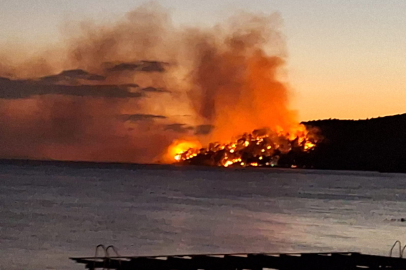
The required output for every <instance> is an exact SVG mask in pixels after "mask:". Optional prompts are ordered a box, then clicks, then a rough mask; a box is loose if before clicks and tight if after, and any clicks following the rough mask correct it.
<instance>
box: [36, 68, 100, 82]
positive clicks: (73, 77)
mask: <svg viewBox="0 0 406 270" xmlns="http://www.w3.org/2000/svg"><path fill="white" fill-rule="evenodd" d="M105 79H106V77H105V76H101V75H97V74H91V73H89V72H87V71H85V70H82V69H72V70H65V71H62V72H61V73H59V74H57V75H51V76H45V77H42V78H40V80H41V81H44V82H50V83H73V82H77V80H85V81H104V80H105Z"/></svg>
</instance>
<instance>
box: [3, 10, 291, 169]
mask: <svg viewBox="0 0 406 270" xmlns="http://www.w3.org/2000/svg"><path fill="white" fill-rule="evenodd" d="M279 27H280V19H279V17H278V16H277V15H276V14H273V15H271V16H263V15H260V16H258V15H252V14H239V15H238V16H235V17H232V18H230V19H229V20H227V21H225V22H221V23H219V24H218V25H216V26H214V27H211V28H187V27H175V26H174V25H173V24H172V23H171V19H170V16H169V15H168V13H167V12H166V11H165V10H162V9H161V8H160V7H157V6H154V5H147V6H142V7H140V8H138V9H136V10H134V11H132V12H129V13H128V14H127V15H126V16H125V18H123V19H121V20H119V21H117V22H116V23H114V24H113V25H97V24H94V23H91V22H83V23H80V24H78V25H76V26H72V25H71V26H70V27H67V28H66V29H65V40H64V41H63V44H64V45H63V46H62V47H61V48H50V49H49V50H48V51H47V52H45V53H39V54H38V55H37V56H35V57H32V58H28V59H21V57H20V55H23V52H21V51H16V52H15V54H10V53H9V52H7V53H3V55H2V54H1V49H0V59H1V64H0V157H1V158H33V159H59V160H88V161H118V162H172V161H173V160H171V158H170V156H165V154H166V153H167V151H168V150H167V149H168V147H169V146H170V145H172V146H173V145H175V146H176V145H181V144H183V145H185V147H188V148H189V147H201V145H204V144H207V143H208V142H211V141H228V140H230V139H232V138H235V137H236V136H239V135H241V134H243V133H245V132H251V131H253V130H254V129H262V128H268V129H270V130H273V131H276V132H280V131H285V132H286V133H289V132H292V131H294V130H295V129H296V128H297V126H298V122H297V119H296V116H295V113H294V112H293V111H292V110H290V108H289V89H288V86H287V84H286V82H284V81H283V80H282V79H281V77H282V75H283V65H284V62H285V47H284V42H283V38H282V35H281V33H280V31H279ZM13 55H15V56H16V58H13ZM17 56H18V58H17ZM185 142H186V143H185ZM183 150H187V149H183ZM169 152H171V150H170V151H169ZM172 152H173V150H172ZM171 154H172V153H171Z"/></svg>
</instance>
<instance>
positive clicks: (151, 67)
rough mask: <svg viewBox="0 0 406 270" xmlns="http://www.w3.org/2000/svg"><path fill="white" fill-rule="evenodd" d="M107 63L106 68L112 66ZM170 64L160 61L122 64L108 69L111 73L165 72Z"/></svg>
mask: <svg viewBox="0 0 406 270" xmlns="http://www.w3.org/2000/svg"><path fill="white" fill-rule="evenodd" d="M111 65H112V64H111V63H106V66H111ZM167 65H168V63H165V62H158V61H145V60H144V61H138V62H133V63H120V64H116V65H113V66H111V67H108V68H107V71H109V72H124V71H140V72H164V71H165V66H167Z"/></svg>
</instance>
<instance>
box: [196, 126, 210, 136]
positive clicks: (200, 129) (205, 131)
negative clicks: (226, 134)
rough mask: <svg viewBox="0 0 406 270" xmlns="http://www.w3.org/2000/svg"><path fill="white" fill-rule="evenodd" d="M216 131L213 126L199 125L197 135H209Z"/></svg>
mask: <svg viewBox="0 0 406 270" xmlns="http://www.w3.org/2000/svg"><path fill="white" fill-rule="evenodd" d="M213 129H214V126H213V125H198V126H197V127H196V131H195V134H196V135H207V134H210V132H211V131H212V130H213Z"/></svg>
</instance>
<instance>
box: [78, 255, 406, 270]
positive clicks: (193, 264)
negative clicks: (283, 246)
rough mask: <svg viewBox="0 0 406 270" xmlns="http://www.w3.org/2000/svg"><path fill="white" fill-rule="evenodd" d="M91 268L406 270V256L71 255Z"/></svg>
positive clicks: (146, 269)
mask: <svg viewBox="0 0 406 270" xmlns="http://www.w3.org/2000/svg"><path fill="white" fill-rule="evenodd" d="M71 259H72V260H74V261H75V262H77V263H80V264H84V266H85V267H86V268H87V269H117V270H118V269H119V270H130V269H131V270H198V269H209V270H242V269H251V270H262V269H264V268H270V269H280V270H298V269H309V270H310V269H312V270H322V269H326V270H327V269H328V270H344V269H392V270H395V269H396V270H400V269H403V270H405V269H406V259H402V258H393V257H384V256H375V255H364V254H361V253H352V252H348V253H289V254H265V253H261V254H214V255H176V256H175V255H171V256H145V257H138V256H120V257H87V258H71Z"/></svg>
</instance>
